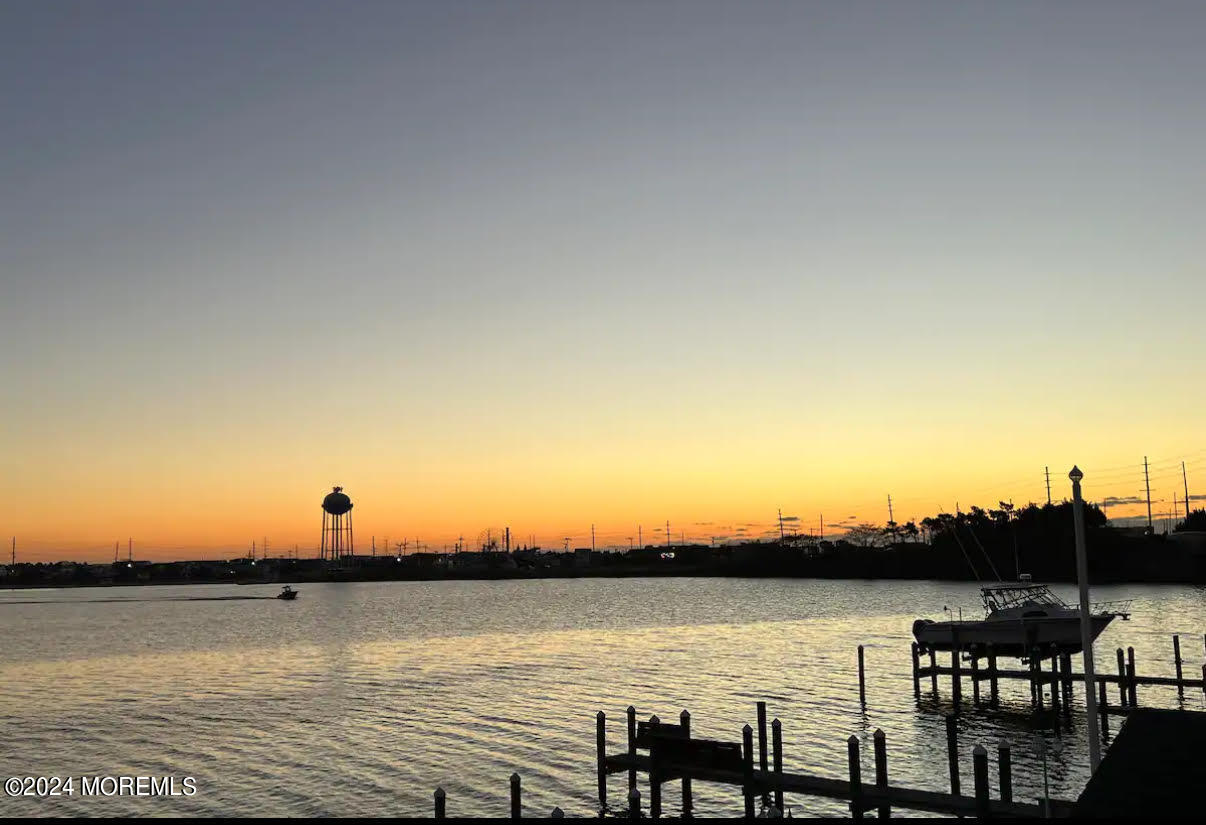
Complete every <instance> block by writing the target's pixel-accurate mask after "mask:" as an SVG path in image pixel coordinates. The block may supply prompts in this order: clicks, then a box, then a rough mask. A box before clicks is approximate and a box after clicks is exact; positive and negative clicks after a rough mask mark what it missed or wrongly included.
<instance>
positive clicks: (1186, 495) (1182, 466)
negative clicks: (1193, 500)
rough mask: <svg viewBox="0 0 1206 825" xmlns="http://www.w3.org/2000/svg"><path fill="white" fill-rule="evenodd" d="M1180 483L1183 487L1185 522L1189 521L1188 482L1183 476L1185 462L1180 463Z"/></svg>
mask: <svg viewBox="0 0 1206 825" xmlns="http://www.w3.org/2000/svg"><path fill="white" fill-rule="evenodd" d="M1181 483H1182V484H1184V485H1185V520H1186V521H1188V520H1189V480H1188V478H1187V477H1186V475H1185V462H1184V461H1182V462H1181Z"/></svg>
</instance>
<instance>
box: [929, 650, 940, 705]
mask: <svg viewBox="0 0 1206 825" xmlns="http://www.w3.org/2000/svg"><path fill="white" fill-rule="evenodd" d="M929 652H930V689H931V690H933V691H934V695H935V696H937V695H938V657H937V656H936V655H935V653H934V648H932V647H931V648H930V651H929Z"/></svg>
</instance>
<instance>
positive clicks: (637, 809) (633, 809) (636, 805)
mask: <svg viewBox="0 0 1206 825" xmlns="http://www.w3.org/2000/svg"><path fill="white" fill-rule="evenodd" d="M628 818H629V819H640V818H641V792H640V791H639V790H637V789H636V788H633V789H632V790H631V791H629V792H628Z"/></svg>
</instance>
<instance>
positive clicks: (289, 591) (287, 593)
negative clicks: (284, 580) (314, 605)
mask: <svg viewBox="0 0 1206 825" xmlns="http://www.w3.org/2000/svg"><path fill="white" fill-rule="evenodd" d="M276 597H277V598H278V599H284V600H285V601H287V602H289V601H293V600H294V599H296V598H297V591H296V590H294V589H293V588H292V587H290V586H289V585H285V586H284V587H282V588H281V592H280V593H277V594H276Z"/></svg>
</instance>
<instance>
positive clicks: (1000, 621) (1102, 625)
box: [913, 574, 1131, 657]
mask: <svg viewBox="0 0 1206 825" xmlns="http://www.w3.org/2000/svg"><path fill="white" fill-rule="evenodd" d="M980 598H981V600H982V601H983V602H984V618H983V619H982V620H978V621H976V620H968V621H964V620H963V619H962V618H960V619H959V620H958V621H949V622H935V621H931V620H929V619H918V620H917V621H915V622H913V636H914V637H915V638H916V639H917V643H918V644H919V645H920V646H921V647H922V648H923V649H925V650H956V649H957V650H968V649H970V648H973V647H976V648H979V649H980V650H981V651H983V649H984V648H985V647H987V646H988V645H990V644H991V645H992V648H993V652H994V653H996V654H999V655H1003V656H1017V657H1028V656H1030V655H1031V654H1032V653H1033V652H1034V651H1035V650H1036V649H1037V650H1038V653H1039V656H1040V657H1047V656H1050V655H1051V652H1052V650H1053V649H1054V650H1055V651H1057V652H1058V653H1080V652H1081V650H1082V649H1083V647H1082V645H1081V638H1080V608H1079V607H1073V606H1072V605H1069V604H1068V603H1067V602H1065V601H1064V600H1063V599H1061V598H1060V597H1059V596H1057V595H1055V594H1054V593H1052V592H1051V588H1049V587H1048V586H1047V585H1045V584H1033V583H1031V582H1030V579H1029V577H1028V576H1026V575H1025V574H1023V576H1022V580H1021V581H1018V582H1004V583H1000V584H992V585H989V586H987V587H982V588H980ZM1130 604H1131V603H1130V602H1129V601H1126V602H1099V603H1095V604H1093V605H1091V606H1090V608H1089V623H1090V630H1089V637H1090V641H1092V640H1093V639H1096V638H1097V637H1098V636H1099V635H1101V632H1102V631H1103V630H1105V629H1106V627H1107V626H1108V625H1109V623H1110V622H1112V621H1113V620H1114V619H1115V618H1117V617H1121V618H1123V619H1124V620H1125V619H1129V618H1130Z"/></svg>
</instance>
